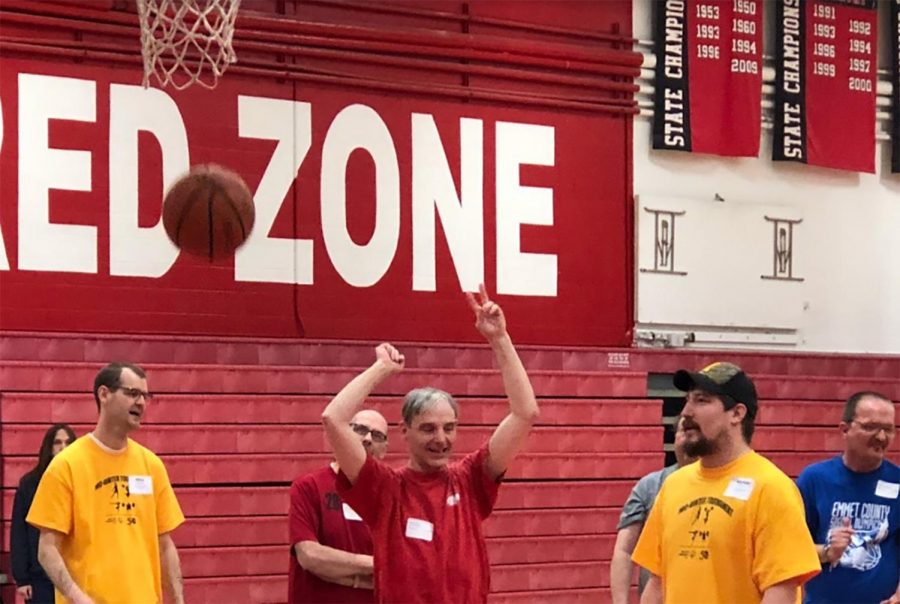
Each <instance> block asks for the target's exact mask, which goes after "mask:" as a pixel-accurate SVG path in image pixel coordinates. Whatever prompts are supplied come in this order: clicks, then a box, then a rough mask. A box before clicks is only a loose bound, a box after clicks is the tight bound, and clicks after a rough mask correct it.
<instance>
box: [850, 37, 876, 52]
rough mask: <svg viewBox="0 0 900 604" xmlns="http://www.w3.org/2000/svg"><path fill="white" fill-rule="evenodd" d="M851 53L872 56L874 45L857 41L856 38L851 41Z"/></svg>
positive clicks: (866, 41) (865, 41) (864, 41)
mask: <svg viewBox="0 0 900 604" xmlns="http://www.w3.org/2000/svg"><path fill="white" fill-rule="evenodd" d="M850 52H858V53H860V54H867V55H868V54H871V53H872V43H871V42H869V41H868V40H857V39H855V38H851V39H850Z"/></svg>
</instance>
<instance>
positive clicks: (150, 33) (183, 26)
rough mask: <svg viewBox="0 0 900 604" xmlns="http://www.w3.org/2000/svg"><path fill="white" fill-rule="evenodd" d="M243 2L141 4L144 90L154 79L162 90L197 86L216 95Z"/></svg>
mask: <svg viewBox="0 0 900 604" xmlns="http://www.w3.org/2000/svg"><path fill="white" fill-rule="evenodd" d="M240 4H241V0H138V14H139V16H140V20H141V54H142V55H143V57H144V88H147V86H149V84H150V76H151V74H152V75H154V76H156V81H157V82H158V83H159V85H160V86H161V87H165V86H167V85H169V84H171V85H172V86H173V87H175V88H176V89H177V90H184V89H185V88H187V87H188V86H190V85H191V84H193V83H195V82H196V83H198V84H200V85H201V86H203V87H204V88H209V89H213V88H215V87H216V84H217V83H218V80H219V76H221V75H222V74H223V73H225V70H226V69H227V68H228V65H230V64H231V63H234V62H236V61H237V57H236V56H235V54H234V49H233V48H232V42H233V37H234V21H235V17H237V12H238V6H240Z"/></svg>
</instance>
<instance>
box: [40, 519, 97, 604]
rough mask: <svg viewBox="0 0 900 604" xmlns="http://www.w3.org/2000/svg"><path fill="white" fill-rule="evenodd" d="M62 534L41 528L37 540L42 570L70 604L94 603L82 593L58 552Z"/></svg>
mask: <svg viewBox="0 0 900 604" xmlns="http://www.w3.org/2000/svg"><path fill="white" fill-rule="evenodd" d="M63 536H64V535H63V534H62V533H60V532H59V531H53V530H49V529H41V538H40V540H39V541H38V562H40V563H41V566H43V567H44V571H45V572H46V573H47V576H48V577H50V580H51V581H52V582H53V585H55V586H56V589H58V590H59V591H60V593H61V594H62V595H64V596H65V597H66V598H67V599H68V600H69V602H71V604H94V601H93V600H92V599H91V598H90V596H88V595H87V594H86V593H84V592H83V591H82V590H81V588H80V587H79V586H78V584H77V583H75V580H74V579H73V578H72V575H70V574H69V569H68V568H66V563H65V561H64V560H63V557H62V554H60V553H59V544H60V543H61V542H62V539H63Z"/></svg>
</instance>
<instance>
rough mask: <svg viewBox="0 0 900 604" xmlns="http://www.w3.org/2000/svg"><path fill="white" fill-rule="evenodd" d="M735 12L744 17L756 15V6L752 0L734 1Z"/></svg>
mask: <svg viewBox="0 0 900 604" xmlns="http://www.w3.org/2000/svg"><path fill="white" fill-rule="evenodd" d="M734 12H736V13H741V14H743V15H755V14H756V4H755V3H754V2H751V1H750V0H734Z"/></svg>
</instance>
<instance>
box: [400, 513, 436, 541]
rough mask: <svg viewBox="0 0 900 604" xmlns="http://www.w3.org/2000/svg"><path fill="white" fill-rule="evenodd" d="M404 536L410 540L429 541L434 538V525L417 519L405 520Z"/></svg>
mask: <svg viewBox="0 0 900 604" xmlns="http://www.w3.org/2000/svg"><path fill="white" fill-rule="evenodd" d="M406 536H407V537H409V538H410V539H421V540H422V541H431V540H432V539H433V538H434V525H433V524H431V523H430V522H428V521H427V520H419V519H418V518H407V520H406Z"/></svg>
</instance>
